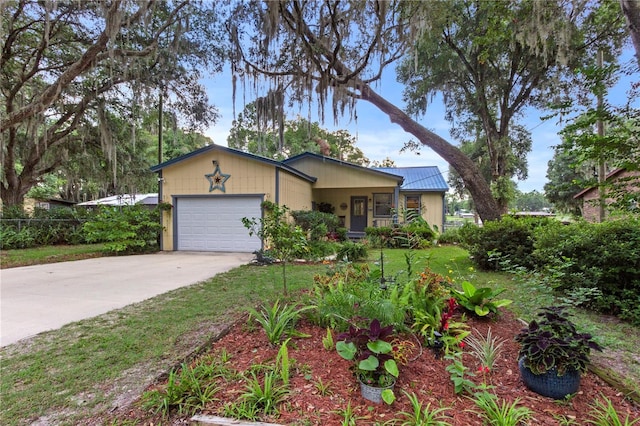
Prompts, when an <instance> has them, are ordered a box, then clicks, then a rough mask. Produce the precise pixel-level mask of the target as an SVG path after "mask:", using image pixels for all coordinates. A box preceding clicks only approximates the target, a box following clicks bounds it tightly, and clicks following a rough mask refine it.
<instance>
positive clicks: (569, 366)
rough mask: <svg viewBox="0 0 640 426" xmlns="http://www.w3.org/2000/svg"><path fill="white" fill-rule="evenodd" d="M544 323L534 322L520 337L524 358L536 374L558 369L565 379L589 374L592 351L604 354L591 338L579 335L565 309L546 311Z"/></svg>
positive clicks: (552, 308) (543, 309)
mask: <svg viewBox="0 0 640 426" xmlns="http://www.w3.org/2000/svg"><path fill="white" fill-rule="evenodd" d="M538 316H540V317H541V318H542V319H541V320H533V321H531V322H530V323H529V325H528V326H527V327H526V328H524V329H523V330H522V331H521V332H520V333H519V334H518V335H517V336H516V341H517V342H518V343H520V345H521V347H520V353H519V356H520V357H521V358H523V357H524V364H525V366H526V367H528V368H529V369H530V370H531V372H532V373H533V374H543V373H545V372H547V371H549V370H551V369H556V370H557V372H558V375H560V376H562V375H564V374H565V373H566V372H567V371H569V370H577V371H580V372H581V373H584V372H586V370H587V365H588V364H589V355H590V353H591V350H592V349H593V350H599V351H600V350H602V348H601V347H600V345H598V344H597V343H596V342H594V341H593V339H592V337H591V335H590V334H587V333H579V332H578V331H577V329H576V326H575V324H574V323H573V322H572V321H571V320H569V316H568V314H567V312H566V309H565V308H562V307H547V308H542V309H541V311H540V313H539V314H538Z"/></svg>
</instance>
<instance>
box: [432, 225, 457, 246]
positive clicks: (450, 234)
mask: <svg viewBox="0 0 640 426" xmlns="http://www.w3.org/2000/svg"><path fill="white" fill-rule="evenodd" d="M438 243H440V244H460V243H462V237H461V236H460V229H459V228H449V229H447V230H445V231H444V232H443V233H442V234H440V235H438Z"/></svg>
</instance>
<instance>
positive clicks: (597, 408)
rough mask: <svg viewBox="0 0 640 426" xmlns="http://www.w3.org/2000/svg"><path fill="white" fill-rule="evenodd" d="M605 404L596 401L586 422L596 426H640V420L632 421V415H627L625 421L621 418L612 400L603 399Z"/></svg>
mask: <svg viewBox="0 0 640 426" xmlns="http://www.w3.org/2000/svg"><path fill="white" fill-rule="evenodd" d="M603 399H604V402H603V401H601V400H596V402H595V403H593V404H592V405H591V411H589V418H588V419H587V420H586V422H587V423H588V424H591V425H595V426H633V425H636V424H640V418H638V419H635V420H634V419H632V418H630V417H629V416H630V414H627V415H626V417H625V418H624V420H622V419H621V418H620V416H621V415H622V414H619V413H618V412H617V411H616V409H615V407H614V406H613V405H612V404H611V400H609V399H607V398H605V397H603Z"/></svg>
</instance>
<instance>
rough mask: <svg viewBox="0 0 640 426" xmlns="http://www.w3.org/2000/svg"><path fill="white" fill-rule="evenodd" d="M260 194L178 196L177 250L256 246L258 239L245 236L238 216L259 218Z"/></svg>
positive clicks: (250, 248) (239, 249)
mask: <svg viewBox="0 0 640 426" xmlns="http://www.w3.org/2000/svg"><path fill="white" fill-rule="evenodd" d="M261 201H262V200H261V198H260V197H211V198H178V201H177V205H178V208H177V214H176V221H177V231H178V232H177V250H185V251H237V252H247V253H251V252H253V251H255V250H260V248H261V246H262V245H261V241H260V239H259V238H258V237H257V236H255V235H254V236H252V237H250V236H249V231H248V230H247V228H245V227H244V225H242V220H241V219H242V218H243V217H248V218H252V217H255V218H259V217H260V216H261V212H260V203H261Z"/></svg>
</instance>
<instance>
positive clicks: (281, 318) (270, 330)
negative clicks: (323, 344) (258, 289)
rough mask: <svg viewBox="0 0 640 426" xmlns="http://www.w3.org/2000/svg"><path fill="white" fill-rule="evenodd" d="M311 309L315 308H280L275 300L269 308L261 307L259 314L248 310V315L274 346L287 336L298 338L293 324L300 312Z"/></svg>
mask: <svg viewBox="0 0 640 426" xmlns="http://www.w3.org/2000/svg"><path fill="white" fill-rule="evenodd" d="M313 308H315V306H305V307H302V308H300V309H296V308H295V307H293V306H287V305H284V306H282V307H280V302H279V301H278V300H276V302H275V303H274V304H273V306H272V307H271V308H267V307H263V308H262V310H260V311H259V312H258V311H256V310H255V309H249V313H250V318H253V320H254V321H256V322H257V323H258V324H260V325H261V326H262V328H263V329H264V331H265V333H266V334H267V340H269V343H271V344H272V345H276V344H278V343H280V341H281V340H282V338H283V337H285V336H287V335H289V336H300V334H299V333H297V332H296V331H295V328H294V327H295V323H296V321H297V320H298V318H299V317H300V314H301V313H302V312H304V311H308V310H309V309H313Z"/></svg>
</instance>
